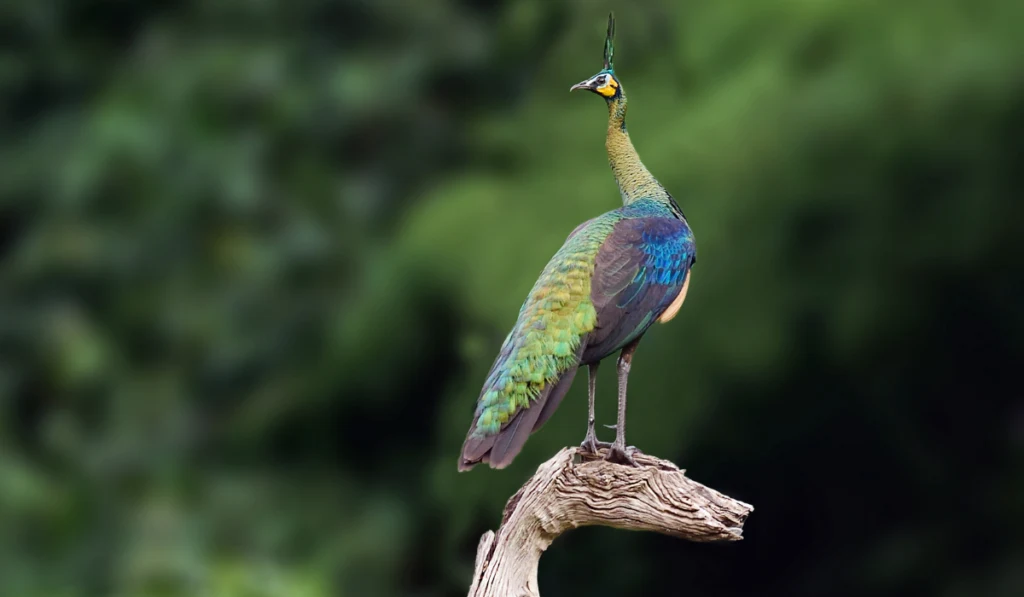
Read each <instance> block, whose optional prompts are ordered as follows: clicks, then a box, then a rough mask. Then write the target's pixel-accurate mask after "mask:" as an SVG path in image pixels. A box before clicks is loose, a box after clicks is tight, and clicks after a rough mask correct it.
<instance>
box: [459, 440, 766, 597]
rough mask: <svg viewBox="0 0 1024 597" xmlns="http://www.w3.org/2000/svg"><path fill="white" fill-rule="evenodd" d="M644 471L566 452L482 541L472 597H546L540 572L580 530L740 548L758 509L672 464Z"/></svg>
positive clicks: (656, 463) (542, 470)
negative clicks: (546, 557)
mask: <svg viewBox="0 0 1024 597" xmlns="http://www.w3.org/2000/svg"><path fill="white" fill-rule="evenodd" d="M636 462H637V464H638V465H639V467H637V468H633V467H629V466H622V465H618V464H611V463H608V462H605V461H604V460H602V459H597V458H594V457H593V456H591V455H584V454H578V453H577V449H576V448H563V449H562V450H561V451H560V452H559V453H558V454H556V455H555V456H554V458H552V459H551V460H548V461H547V462H545V463H544V464H542V465H540V467H539V468H538V469H537V472H536V473H535V474H534V475H533V477H531V478H530V479H529V480H528V481H527V482H526V484H525V485H523V487H522V488H520V489H519V491H518V492H516V494H515V495H513V496H512V497H511V498H510V499H509V501H508V503H507V504H506V505H505V513H504V516H503V517H502V521H501V525H500V526H499V527H498V530H497V531H496V532H494V531H488V532H486V533H484V535H483V537H481V538H480V544H479V546H478V548H477V554H476V569H475V570H474V572H473V583H472V585H471V586H470V589H469V597H539V595H540V591H539V589H538V587H537V565H538V563H539V562H540V556H541V554H543V553H544V550H545V549H547V548H548V546H549V545H551V542H552V541H554V540H555V538H556V537H558V536H559V535H561V534H562V533H564V532H565V531H568V530H569V529H574V528H577V527H581V526H590V525H603V526H610V527H615V528H619V529H629V530H635V531H654V532H657V533H664V534H667V535H672V536H675V537H680V538H683V539H688V540H690V541H738V540H739V539H742V538H743V537H742V533H743V523H744V521H746V519H747V516H748V515H749V514H750V512H752V511H753V509H754V508H753V506H751V505H749V504H745V503H743V502H740V501H737V500H734V499H732V498H730V497H728V496H725V495H723V494H721V493H718V492H717V491H715V490H714V489H710V488H708V487H705V486H703V485H701V484H700V483H697V482H696V481H692V480H690V479H688V478H687V477H686V475H684V474H683V473H684V471H682V470H680V469H679V468H678V467H676V465H674V464H672V463H671V462H668V461H665V460H661V459H658V458H655V457H653V456H648V455H646V454H637V455H636Z"/></svg>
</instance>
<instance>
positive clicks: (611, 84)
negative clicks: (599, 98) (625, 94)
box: [594, 77, 619, 97]
mask: <svg viewBox="0 0 1024 597" xmlns="http://www.w3.org/2000/svg"><path fill="white" fill-rule="evenodd" d="M618 90H619V82H618V81H616V80H615V79H614V78H612V77H608V82H607V83H605V84H604V85H602V86H601V87H598V88H597V89H595V90H594V91H596V92H597V93H599V94H601V95H603V96H604V97H612V96H613V95H615V93H616V92H617V91H618Z"/></svg>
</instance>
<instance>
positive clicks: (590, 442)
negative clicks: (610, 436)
mask: <svg viewBox="0 0 1024 597" xmlns="http://www.w3.org/2000/svg"><path fill="white" fill-rule="evenodd" d="M611 447H612V444H611V442H602V441H598V439H597V438H596V437H594V436H592V435H588V436H587V437H586V438H584V439H583V443H582V444H580V449H582V450H583V451H584V452H585V453H587V454H593V455H594V456H597V455H598V450H600V449H601V448H611Z"/></svg>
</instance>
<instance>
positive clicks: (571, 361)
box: [459, 17, 696, 470]
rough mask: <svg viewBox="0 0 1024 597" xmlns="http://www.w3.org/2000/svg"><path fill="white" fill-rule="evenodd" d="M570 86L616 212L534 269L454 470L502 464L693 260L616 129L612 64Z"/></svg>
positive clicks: (664, 198)
mask: <svg viewBox="0 0 1024 597" xmlns="http://www.w3.org/2000/svg"><path fill="white" fill-rule="evenodd" d="M613 34H614V20H613V19H612V18H611V17H609V26H608V35H607V36H606V38H605V51H604V55H605V68H604V69H603V70H602V71H601V72H599V73H598V74H597V75H594V76H593V77H591V78H590V79H588V80H587V81H584V82H583V83H580V84H578V85H575V86H573V89H587V90H589V91H593V92H594V93H596V94H598V95H600V96H602V97H604V98H605V100H606V101H607V104H608V132H607V138H606V148H607V150H608V159H609V164H610V166H611V168H612V172H613V173H614V175H615V180H616V182H617V183H618V185H619V190H620V193H621V195H622V199H623V206H622V207H620V208H619V209H615V210H612V211H610V212H607V213H605V214H602V215H600V216H598V217H596V218H593V219H591V220H589V221H587V222H584V223H583V224H581V225H580V226H579V227H577V228H576V229H575V230H574V231H573V232H572V233H571V234H569V236H568V238H567V239H566V241H565V243H564V244H563V245H562V247H561V248H560V249H559V250H558V251H557V252H556V253H555V255H554V256H553V257H552V258H551V260H550V261H549V262H548V264H547V266H546V267H545V268H544V270H543V272H541V275H540V277H539V278H538V280H537V282H536V283H535V284H534V286H533V289H532V290H531V291H530V293H529V295H528V296H527V297H526V300H525V301H524V302H523V306H522V308H521V309H520V311H519V317H518V319H517V320H516V324H515V326H514V327H513V328H512V331H511V332H509V335H508V336H507V337H506V338H505V341H504V343H503V344H502V346H501V350H500V352H499V353H498V356H497V358H496V359H495V361H494V365H493V366H492V367H491V370H490V372H489V373H488V375H487V379H486V381H485V383H484V387H483V389H482V391H481V394H480V397H479V399H478V401H477V407H476V411H475V413H474V418H473V423H472V425H471V427H470V430H469V433H468V434H467V437H466V441H465V443H464V445H463V449H462V455H461V458H460V460H459V468H460V470H466V469H469V468H472V466H473V465H475V464H477V463H479V462H488V463H490V465H491V466H492V467H495V468H502V467H504V466H506V465H507V464H509V463H510V462H511V461H512V459H513V458H514V457H515V455H516V454H517V453H518V452H519V451H520V450H521V449H522V446H523V444H524V443H525V442H526V439H527V438H528V437H529V435H530V433H531V432H532V431H534V430H536V429H538V428H539V427H540V426H541V425H543V424H544V422H545V421H546V420H547V419H548V417H550V416H551V413H552V412H553V411H554V410H555V408H556V407H557V406H558V403H559V402H560V401H561V399H562V397H563V396H564V395H565V392H566V391H568V389H569V386H570V385H571V384H572V380H573V378H574V377H575V375H576V371H577V369H578V368H579V366H580V365H581V364H592V363H597V362H598V361H600V360H601V359H603V358H605V357H607V356H608V355H610V354H612V353H613V352H615V351H618V350H620V349H622V348H623V347H624V346H626V345H628V344H630V343H635V342H636V341H638V340H639V338H640V337H641V336H642V335H643V334H644V333H645V332H646V331H647V329H648V328H649V327H650V326H651V325H652V324H653V323H654V322H655V321H657V320H658V319H659V318H660V317H662V316H663V315H665V314H666V313H667V312H668V311H671V314H670V315H669V317H670V316H671V315H674V309H675V308H678V304H676V305H673V302H674V301H676V302H678V301H677V299H680V300H681V296H682V295H684V294H685V290H684V289H685V287H686V284H687V282H688V276H689V271H690V267H691V266H692V265H693V263H694V262H695V260H696V249H695V246H694V243H693V235H692V233H691V232H690V228H689V226H688V225H687V223H686V220H685V218H684V216H683V213H682V211H681V210H680V209H679V206H678V205H677V204H676V202H675V200H674V199H673V198H672V197H671V195H669V193H668V192H667V191H666V190H665V189H664V187H662V186H661V185H660V184H659V183H658V181H657V180H655V178H654V176H652V175H651V173H650V172H649V171H648V170H647V168H646V167H644V165H643V163H642V162H641V161H640V158H639V156H638V155H637V153H636V150H635V149H634V148H633V144H632V142H631V141H630V138H629V133H628V132H627V131H626V125H625V116H626V96H625V92H624V91H623V89H622V85H621V83H620V82H619V81H618V79H617V78H616V77H615V74H614V70H613V66H612V56H613V47H612V37H613Z"/></svg>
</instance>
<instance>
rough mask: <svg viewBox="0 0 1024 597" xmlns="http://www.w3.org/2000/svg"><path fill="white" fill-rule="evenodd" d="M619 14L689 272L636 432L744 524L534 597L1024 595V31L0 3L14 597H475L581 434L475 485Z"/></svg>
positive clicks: (648, 364) (439, 11)
mask: <svg viewBox="0 0 1024 597" xmlns="http://www.w3.org/2000/svg"><path fill="white" fill-rule="evenodd" d="M610 7H612V8H615V9H616V10H617V12H618V15H619V33H618V34H619V41H618V43H617V50H618V51H617V53H616V63H617V64H616V65H617V67H618V68H617V71H618V72H619V73H620V75H621V77H622V79H623V82H624V84H625V86H626V87H627V88H628V90H629V97H630V99H631V111H630V114H629V124H630V130H631V133H632V135H633V138H634V141H635V143H636V145H637V147H638V150H639V151H640V154H641V155H642V156H643V158H644V160H645V162H646V164H647V165H648V166H649V167H650V169H651V170H652V171H653V172H654V173H655V174H656V175H657V176H658V177H659V178H660V180H661V181H662V183H663V184H665V185H666V186H667V187H668V188H669V189H670V190H671V191H672V193H673V194H674V195H675V196H676V197H677V198H678V199H679V201H680V203H681V204H682V206H683V209H684V210H685V211H686V213H687V216H688V217H689V219H690V222H691V224H692V226H693V228H694V231H695V233H696V237H697V241H698V247H699V255H700V261H699V263H698V265H697V269H696V270H695V274H694V276H695V282H694V284H693V286H692V289H691V292H690V295H689V298H688V300H687V304H686V306H685V308H684V309H683V311H682V313H681V315H680V316H679V317H678V318H676V319H675V320H674V321H673V322H672V324H671V325H669V326H666V327H661V326H658V327H657V328H656V329H654V330H653V331H652V333H650V334H649V335H648V337H647V338H646V339H645V340H644V343H643V345H642V346H641V348H640V350H639V353H638V355H637V359H636V361H635V363H636V365H635V367H634V372H633V374H632V376H631V379H630V384H631V396H633V397H634V398H633V399H632V400H631V401H630V417H629V420H630V425H629V428H630V438H629V439H630V442H631V443H636V444H637V445H639V446H640V447H641V448H642V449H644V450H645V451H647V452H650V453H654V454H658V455H660V456H663V457H667V458H671V459H673V460H675V461H677V462H679V463H680V465H681V466H684V467H685V468H687V469H689V471H690V473H691V474H692V475H693V476H694V478H696V479H698V480H700V481H702V482H705V483H708V484H710V485H712V486H715V487H716V488H718V489H720V490H722V491H725V492H727V493H730V494H731V495H734V496H735V497H737V498H740V499H744V500H746V501H750V502H752V503H753V504H754V505H755V507H756V508H757V510H756V511H755V512H754V514H753V516H752V518H751V520H750V522H749V523H748V530H747V539H746V540H745V541H744V542H743V543H741V544H736V545H730V546H728V547H725V548H715V547H712V546H693V545H688V544H684V543H681V542H678V541H673V540H670V539H666V538H661V537H657V536H644V535H634V534H627V533H622V532H616V531H612V530H608V529H585V530H579V531H575V532H574V533H572V534H570V535H568V536H566V537H565V538H564V539H561V540H560V541H559V542H558V543H556V545H555V546H554V547H553V548H552V550H551V552H550V553H549V554H548V555H547V556H545V559H544V561H543V563H542V569H541V585H542V587H543V588H544V592H545V595H578V594H598V595H601V594H615V595H649V594H661V595H675V594H687V595H739V594H744V595H749V594H760V595H862V594H865V593H870V594H877V595H916V594H922V595H923V594H928V595H943V596H949V597H959V596H961V595H962V596H973V595H982V594H984V595H1008V596H1009V595H1020V594H1022V593H1024V572H1022V570H1024V569H1022V567H1021V566H1020V562H1022V561H1024V544H1022V541H1021V537H1024V475H1022V473H1024V454H1022V452H1024V411H1022V410H1021V402H1020V398H1021V391H1020V387H1019V383H1018V382H1017V380H1016V367H1017V366H1018V365H1019V364H1020V362H1021V360H1022V358H1024V312H1022V310H1021V304H1022V301H1024V284H1022V282H1021V280H1022V279H1024V276H1022V275H1021V274H1022V273H1024V272H1022V266H1021V265H1020V256H1021V255H1024V235H1021V234H1020V233H1019V230H1018V228H1019V226H1020V222H1021V221H1024V203H1022V202H1021V201H1020V196H1021V190H1022V188H1024V173H1022V172H1024V171H1022V170H1021V168H1020V165H1021V162H1020V157H1019V156H1020V155H1021V149H1022V147H1021V141H1020V140H1021V139H1022V138H1024V58H1022V57H1024V37H1022V36H1021V35H1020V23H1021V22H1024V9H1022V5H1021V3H1019V2H1015V1H1013V0H980V1H973V2H968V1H966V0H965V1H959V2H958V1H952V0H930V1H924V0H907V1H905V2H888V3H882V2H838V1H825V0H778V1H775V2H767V1H756V0H732V1H730V2H721V1H719V2H715V1H712V0H692V1H689V2H684V3H675V2H669V1H658V0H638V1H636V2H631V3H624V2H623V3H618V2H612V3H611V6H609V5H607V4H605V3H596V2H583V1H579V0H577V1H568V0H557V1H542V0H504V1H495V2H459V1H456V0H431V1H412V0H406V1H399V0H383V1H379V2H378V1H374V2H365V1H358V0H347V1H346V0H343V1H328V0H293V1H292V2H288V3H275V2H267V1H244V2H243V1H239V0H227V1H224V2H213V3H207V2H180V1H178V2H175V1H172V0H163V1H157V2H151V3H143V2H125V1H110V0H108V1H101V0H79V1H74V2H72V1H70V0H39V1H36V2H20V3H18V2H16V3H8V4H5V5H4V6H3V7H0V31H2V38H3V40H4V42H3V43H2V44H0V89H3V93H2V95H0V126H2V130H3V135H2V137H0V232H2V234H0V255H2V265H0V449H2V455H0V595H5V596H6V595H11V596H25V597H35V596H43V595H46V596H48V597H49V596H54V597H56V596H67V597H76V596H85V595H126V596H127V595H132V596H148V595H152V596H157V595H217V596H227V597H231V596H243V595H244V596H250V595H252V596H259V595H295V596H307V595H308V596H321V595H380V596H384V595H423V596H427V595H430V596H433V595H438V596H440V595H458V594H462V593H464V591H465V590H466V588H467V586H468V576H469V573H470V570H471V567H472V561H473V553H474V550H475V545H476V540H477V538H478V537H479V533H480V532H482V531H483V530H485V529H487V528H493V527H494V526H495V525H496V524H497V522H498V519H499V516H500V512H501V507H502V504H503V503H504V501H505V499H507V498H508V496H510V495H511V494H512V492H514V491H515V489H516V488H518V487H519V485H520V484H521V483H522V482H523V480H524V479H525V478H526V477H527V476H528V475H529V474H530V473H532V471H533V470H534V468H535V467H536V465H537V464H539V463H540V462H542V461H543V460H545V459H546V458H547V457H548V456H549V455H550V454H552V453H553V452H554V451H555V450H556V449H557V448H559V447H561V446H563V445H566V444H574V443H577V442H578V441H580V440H581V439H582V436H583V431H584V425H585V417H584V409H585V405H584V402H585V400H584V399H583V396H584V394H583V388H582V386H583V385H584V384H577V385H578V386H579V387H576V388H574V389H573V390H572V391H571V392H570V395H569V397H568V398H567V399H566V401H565V403H564V405H563V406H562V408H561V411H560V412H559V413H558V414H557V415H556V416H555V417H554V418H553V419H552V420H551V422H550V423H549V424H548V425H547V426H546V427H545V429H544V431H543V432H542V433H540V434H538V435H536V436H534V438H533V439H531V441H530V442H529V443H528V444H527V446H526V449H525V450H524V452H523V453H522V454H521V455H520V456H519V458H518V459H517V461H516V463H515V464H514V466H512V467H511V468H509V469H507V470H505V471H502V472H495V471H489V470H475V471H473V472H472V473H469V474H463V475H459V474H457V473H456V469H455V464H456V457H457V453H458V447H459V445H460V444H461V441H462V439H463V436H464V434H465V430H466V427H467V425H468V424H469V420H470V415H471V411H472V408H473V406H472V405H473V401H474V400H475V398H476V394H477V391H478V389H479V386H480V384H481V382H482V379H483V376H484V374H485V373H486V370H487V368H488V367H489V365H490V363H491V359H492V358H493V356H494V353H495V351H496V349H497V347H498V345H499V344H500V342H501V339H502V338H503V337H504V335H505V333H506V332H507V330H508V328H509V327H510V326H511V324H512V322H513V320H514V317H515V314H516V312H517V309H518V307H519V305H520V303H521V301H522V299H523V296H524V295H525V293H526V292H527V290H528V289H529V287H530V286H531V284H532V282H533V280H534V278H535V276H536V275H537V273H538V272H539V271H540V269H541V268H542V267H543V264H544V263H545V262H546V260H547V259H548V258H549V256H550V255H551V254H552V253H553V252H554V251H555V250H556V249H557V247H558V246H559V245H560V243H561V242H562V240H563V239H564V237H565V236H566V235H567V234H568V232H569V231H571V230H572V229H573V228H574V227H575V226H576V225H577V224H578V223H580V222H581V221H583V220H584V219H587V218H589V217H592V216H593V215H596V214H598V213H601V212H603V211H606V210H609V209H612V208H614V207H616V205H617V204H618V201H619V199H618V196H617V193H616V190H615V186H614V183H613V181H612V178H611V175H610V173H609V172H608V170H607V165H606V162H605V157H604V153H603V152H604V149H603V144H602V139H603V134H604V118H605V112H604V107H603V106H602V105H601V102H600V101H598V100H597V99H595V98H591V97H577V96H570V95H569V94H568V93H567V92H566V91H567V89H568V86H569V85H571V84H572V83H575V82H576V81H578V80H581V79H583V78H584V77H587V76H589V75H591V74H593V72H595V71H596V70H598V69H599V68H600V64H601V63H600V45H601V41H602V35H603V27H604V15H605V13H606V12H607V10H608V8H610ZM612 387H613V377H612V372H611V368H609V367H605V370H604V371H603V375H602V378H601V382H600V384H599V389H598V412H599V417H607V418H608V420H611V418H612V417H613V412H614V400H613V399H612V397H613V395H614V394H613V392H612V391H611V388H612ZM608 564H613V565H608ZM665 570H671V571H673V573H674V575H673V576H670V577H667V576H665V574H664V572H665Z"/></svg>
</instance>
